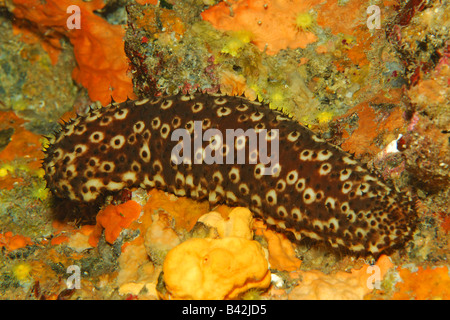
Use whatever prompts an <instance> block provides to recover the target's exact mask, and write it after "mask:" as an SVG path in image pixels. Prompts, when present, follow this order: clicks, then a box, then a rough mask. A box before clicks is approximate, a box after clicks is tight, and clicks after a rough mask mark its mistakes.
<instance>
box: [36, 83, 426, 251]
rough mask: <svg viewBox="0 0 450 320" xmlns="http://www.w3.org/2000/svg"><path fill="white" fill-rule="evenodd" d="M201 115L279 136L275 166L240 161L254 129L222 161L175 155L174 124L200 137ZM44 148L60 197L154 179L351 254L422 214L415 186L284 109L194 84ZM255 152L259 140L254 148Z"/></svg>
mask: <svg viewBox="0 0 450 320" xmlns="http://www.w3.org/2000/svg"><path fill="white" fill-rule="evenodd" d="M198 121H201V122H200V123H201V126H202V130H208V129H217V130H219V131H216V132H220V133H222V135H223V137H225V136H226V130H227V129H243V130H244V131H245V132H246V130H248V129H252V130H253V129H254V130H256V132H263V131H264V132H267V135H266V136H265V138H266V140H272V139H273V138H277V139H278V142H279V145H278V150H276V151H277V153H276V161H277V164H276V166H273V167H275V168H276V169H275V170H272V172H271V174H263V172H262V170H263V169H264V168H265V167H266V166H264V165H262V164H261V163H258V164H254V163H250V161H246V162H245V163H242V161H241V163H240V164H238V163H237V160H238V159H237V154H238V149H239V148H241V151H242V142H243V141H244V142H245V141H248V140H250V139H249V137H247V139H246V140H241V142H238V139H236V140H235V141H234V142H236V143H234V147H233V150H234V151H235V152H234V156H233V158H232V159H234V161H235V162H234V163H228V164H227V163H226V161H225V158H226V155H227V154H229V152H230V151H231V150H230V148H229V146H230V144H231V143H230V141H223V147H222V148H218V149H217V150H216V151H217V152H220V157H219V158H221V159H223V160H224V161H223V164H220V163H211V164H206V163H205V162H202V163H199V164H196V163H195V162H194V161H191V162H189V161H185V162H182V163H177V162H176V161H174V159H173V150H176V149H174V148H175V147H176V145H177V144H178V143H179V141H178V140H176V139H172V138H173V137H172V133H173V132H175V130H176V129H183V128H184V129H186V130H187V131H188V132H189V134H190V135H191V136H192V137H193V138H195V137H194V124H195V123H198ZM265 130H266V131H265ZM172 140H175V141H172ZM205 140H208V139H205ZM216 142H217V141H216ZM219 142H220V141H219ZM211 143H213V142H212V140H209V141H203V142H202V143H201V146H198V149H192V154H193V156H194V157H195V156H197V157H200V158H202V157H204V153H205V150H206V149H207V147H208V146H210V145H211ZM227 143H228V145H227ZM239 143H241V145H240V144H239ZM245 150H246V151H247V152H248V156H249V157H250V153H251V152H250V151H254V150H250V148H249V145H248V143H246V142H245ZM184 151H185V150H184V149H183V152H182V154H183V156H184V155H185V154H184ZM186 151H187V149H186ZM45 153H46V157H45V159H44V161H43V168H44V170H45V179H46V181H47V187H48V188H49V189H50V190H51V191H52V193H53V194H54V195H55V196H56V197H59V198H66V199H71V200H74V201H79V202H87V203H93V202H95V201H99V199H103V197H104V196H105V195H107V194H109V193H114V192H117V191H120V190H121V189H123V188H133V187H142V188H153V187H157V188H160V189H162V190H166V191H169V192H172V193H174V194H176V195H179V196H189V197H192V198H194V199H198V200H202V199H208V200H209V201H210V202H211V203H212V204H216V203H226V204H228V205H233V206H245V207H248V208H250V210H252V211H253V212H254V213H255V214H257V215H258V216H260V217H262V218H263V219H264V220H265V222H266V223H267V224H268V225H269V226H271V227H273V228H275V229H277V230H278V231H282V232H285V233H286V234H287V235H289V236H290V238H292V239H294V240H298V241H301V240H303V239H312V240H315V241H318V242H322V243H326V244H328V245H329V246H331V247H332V248H335V249H337V250H339V251H344V252H345V253H349V254H354V255H364V256H367V255H369V254H372V255H373V256H378V255H379V254H381V253H383V252H388V251H390V250H391V249H395V248H399V247H402V246H404V245H405V243H406V242H407V241H408V240H410V239H411V237H412V233H413V231H414V229H415V225H416V220H417V218H416V212H415V208H414V203H413V201H412V199H411V198H410V197H409V196H407V195H406V194H403V193H397V192H396V191H395V190H393V189H392V188H390V187H388V186H387V185H386V184H385V183H384V182H382V181H381V180H380V179H379V178H378V177H377V176H376V175H374V174H372V173H371V172H369V170H368V169H367V168H366V166H365V165H364V164H361V163H358V162H357V161H356V160H355V159H354V158H353V157H352V156H351V155H350V154H348V153H346V152H344V151H343V150H341V149H340V148H339V147H336V146H333V145H331V144H329V143H327V142H326V141H324V140H323V139H321V138H319V137H318V136H317V135H316V134H314V132H312V131H311V130H309V129H307V128H306V127H304V126H302V125H301V124H299V123H298V122H297V121H295V120H294V119H291V118H290V117H288V116H287V115H285V114H284V113H282V112H280V111H277V110H272V109H270V108H269V107H268V106H267V105H265V104H264V103H259V102H257V101H249V100H247V99H245V98H243V97H237V96H236V97H231V96H226V95H221V94H214V95H211V94H203V93H199V92H197V93H191V94H187V95H184V94H178V95H174V96H166V97H158V98H147V99H142V100H136V101H131V100H128V101H126V102H122V103H115V102H113V103H111V104H110V105H108V106H106V107H103V108H100V109H96V110H90V111H89V112H88V114H86V115H83V116H78V117H77V118H76V119H74V120H71V121H70V122H69V123H64V124H62V128H61V130H60V131H59V132H56V133H55V136H54V137H52V138H50V143H49V146H48V148H47V149H46V150H45ZM257 155H258V150H257V151H256V154H253V155H252V156H253V157H255V156H257ZM194 160H195V158H194Z"/></svg>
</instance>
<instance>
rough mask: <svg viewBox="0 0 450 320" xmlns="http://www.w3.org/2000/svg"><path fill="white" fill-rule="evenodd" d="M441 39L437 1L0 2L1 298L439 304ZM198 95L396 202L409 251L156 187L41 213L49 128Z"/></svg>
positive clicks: (447, 204) (445, 85)
mask: <svg viewBox="0 0 450 320" xmlns="http://www.w3.org/2000/svg"><path fill="white" fill-rule="evenodd" d="M70 6H75V9H74V8H72V9H71V10H68V8H69V7H70ZM77 10H79V11H77ZM77 12H79V16H76V14H77ZM77 17H79V20H76V19H78V18H77ZM77 21H78V22H79V23H80V28H79V29H78V28H69V26H70V25H71V23H72V25H73V23H76V22H77ZM69 22H70V23H69ZM449 30H450V4H449V3H448V2H447V1H442V2H441V1H425V0H409V1H396V0H377V1H376V0H373V1H360V0H295V1H294V0H266V1H264V0H227V1H217V0H186V1H176V0H159V1H157V0H150V1H146V0H140V1H138V0H136V1H134V0H94V1H90V2H84V1H81V0H59V1H58V0H47V1H45V3H44V2H41V1H38V0H0V34H1V37H0V250H1V251H2V254H1V255H0V298H1V299H172V298H181V299H185V298H191V299H192V298H194V299H201V298H205V297H209V298H212V297H213V298H217V299H450V285H449V284H450V276H449V269H448V267H449V264H448V261H449V255H450V242H449V240H450V235H449V232H450V209H449V208H450V89H449V88H450V42H449ZM196 89H200V90H202V91H205V92H211V93H213V92H216V91H218V90H219V89H220V90H221V92H224V93H227V94H229V95H241V94H243V95H245V96H246V97H248V98H249V99H259V100H264V101H266V102H268V103H269V104H270V106H271V107H272V108H275V109H283V110H284V111H285V112H287V113H289V114H291V115H292V116H294V117H295V118H296V119H298V120H299V121H300V122H302V123H303V124H304V125H306V126H308V127H309V128H310V129H311V130H313V131H315V132H316V133H317V134H318V135H320V136H321V137H322V138H324V139H326V140H327V141H329V142H331V143H333V144H336V145H339V146H340V147H341V148H342V149H344V150H345V151H348V152H351V153H352V154H354V155H355V156H356V157H357V158H359V159H360V160H361V161H362V162H365V163H367V164H368V165H369V167H370V168H371V169H372V170H374V171H375V172H377V174H378V175H380V176H382V177H383V178H384V179H385V180H386V181H387V182H388V183H389V184H390V185H392V186H393V187H395V188H396V189H398V190H401V191H406V192H410V193H411V194H412V195H413V197H414V198H415V199H416V208H417V211H418V214H419V219H420V223H419V228H418V230H417V231H416V232H415V234H414V238H413V240H412V241H411V242H410V243H409V244H408V246H407V247H406V248H405V249H403V250H400V251H398V252H395V253H393V254H392V255H391V256H389V257H387V256H381V257H380V258H379V259H378V260H377V261H373V260H371V259H370V257H367V259H364V258H353V257H349V256H345V255H339V254H335V253H331V252H329V251H328V250H327V249H326V248H322V247H316V246H308V245H298V244H295V243H291V242H290V241H289V240H288V239H287V238H286V237H285V236H283V235H281V234H278V233H276V232H274V231H272V230H269V229H267V226H266V225H265V224H264V223H263V222H262V221H260V220H258V219H254V218H253V216H252V214H251V213H250V211H248V210H247V209H246V208H228V207H225V206H219V207H217V208H210V207H209V205H208V204H207V203H198V202H195V201H193V200H190V199H187V198H177V197H175V196H173V195H170V194H166V193H163V192H160V191H157V190H151V191H149V192H146V191H145V190H141V189H137V190H124V192H123V193H122V194H121V195H120V196H117V197H114V198H111V199H109V200H108V202H107V203H106V204H105V205H104V206H102V208H100V209H99V210H95V212H88V211H89V210H87V209H85V208H82V207H76V206H74V205H73V204H71V203H59V202H55V200H54V199H53V198H52V196H51V195H50V193H49V192H48V190H47V189H46V188H45V182H44V179H43V171H42V169H41V168H40V164H41V161H40V159H42V158H43V153H42V149H43V148H44V147H45V146H46V144H47V140H46V139H45V138H44V137H43V135H50V134H52V132H53V131H54V130H57V129H58V128H59V125H58V119H60V118H62V119H63V121H68V120H69V119H70V118H72V117H74V116H75V115H76V114H77V113H78V114H83V113H85V112H87V110H88V109H89V105H97V106H99V105H106V104H108V103H109V102H110V101H111V99H114V100H116V101H123V100H125V99H127V98H131V99H133V98H144V97H147V96H159V95H163V94H166V93H167V94H174V93H177V92H180V91H181V92H188V91H190V90H196ZM91 211H92V210H91ZM61 213H64V215H61ZM230 248H232V249H230ZM180 257H189V259H187V258H186V259H184V260H183V263H185V265H184V266H183V268H185V270H187V271H182V272H185V273H187V272H188V271H192V270H195V272H194V271H192V273H191V274H190V276H189V277H187V276H186V277H181V278H180V271H179V270H178V269H179V268H174V267H173V266H174V265H175V266H177V265H179V264H180V262H179V261H180ZM230 261H233V262H234V264H230V263H229V262H230ZM73 266H75V267H73ZM249 266H252V268H250V267H249ZM74 270H75V271H74ZM76 270H80V271H81V275H80V279H79V281H80V283H79V285H80V286H79V288H77V289H74V288H71V287H70V286H68V282H67V280H68V279H71V278H70V276H71V275H73V274H75V273H76ZM224 270H232V272H229V273H225V272H224ZM242 270H246V272H242ZM372 272H373V273H372ZM181 275H182V274H181ZM371 276H374V277H375V278H373V279H374V282H373V283H372V284H373V286H369V285H368V283H369V282H368V279H369V277H371ZM371 279H372V278H371ZM199 288H201V290H200V289H199Z"/></svg>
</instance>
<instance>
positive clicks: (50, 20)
mask: <svg viewBox="0 0 450 320" xmlns="http://www.w3.org/2000/svg"><path fill="white" fill-rule="evenodd" d="M13 4H14V6H15V8H14V11H13V13H14V15H15V16H16V17H17V18H19V19H25V20H28V21H31V22H33V23H34V25H35V26H36V29H37V31H38V32H39V33H41V34H44V35H47V34H50V38H49V39H50V40H52V41H53V42H54V40H55V39H57V38H58V35H59V36H61V35H65V36H67V37H68V38H69V40H70V42H71V43H72V45H73V47H74V55H75V59H76V61H77V64H78V66H77V67H76V68H75V69H74V71H73V73H72V77H73V78H74V80H75V81H77V82H78V83H81V84H82V85H83V86H84V87H85V88H87V90H88V92H89V97H90V98H91V99H92V100H94V101H95V100H98V101H100V102H101V103H102V104H103V105H106V104H108V103H109V102H110V100H111V97H113V98H114V99H116V100H117V101H122V100H125V99H126V98H127V97H129V98H134V94H133V85H132V82H131V79H130V78H129V77H128V76H127V70H128V61H127V58H126V55H125V51H124V42H123V37H124V34H125V33H124V29H123V28H122V26H119V25H111V24H109V23H108V22H107V21H106V20H104V19H103V18H101V17H99V16H97V15H95V14H94V11H95V10H99V9H101V8H102V7H103V6H104V3H103V1H102V0H93V1H90V2H85V1H82V0H47V1H45V2H42V1H39V0H13ZM72 5H75V6H77V7H78V8H79V14H80V15H79V17H80V28H79V29H72V30H69V29H68V27H67V23H68V19H69V18H70V17H71V15H72V14H74V13H72V12H73V11H70V10H69V13H67V11H68V7H69V6H72ZM44 48H48V46H44ZM53 60H54V59H53Z"/></svg>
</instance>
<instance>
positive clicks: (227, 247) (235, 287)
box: [163, 237, 270, 300]
mask: <svg viewBox="0 0 450 320" xmlns="http://www.w3.org/2000/svg"><path fill="white" fill-rule="evenodd" d="M163 272H164V282H165V285H166V289H167V291H168V294H169V296H168V298H170V299H195V300H202V299H215V300H218V299H234V298H236V297H237V296H238V295H239V294H240V293H242V292H245V291H247V290H249V289H252V288H267V287H268V286H269V285H270V271H269V269H268V262H267V259H266V257H265V254H264V251H263V249H262V247H261V245H260V244H259V243H258V242H256V241H253V240H248V239H244V238H237V237H229V238H224V239H190V240H187V241H185V242H183V243H182V244H180V245H178V246H176V247H175V248H173V249H172V250H171V251H170V252H169V253H168V254H167V256H166V259H165V260H164V266H163Z"/></svg>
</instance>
